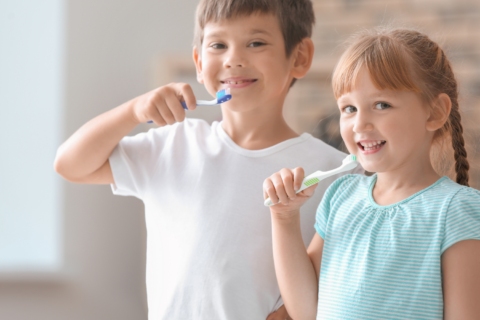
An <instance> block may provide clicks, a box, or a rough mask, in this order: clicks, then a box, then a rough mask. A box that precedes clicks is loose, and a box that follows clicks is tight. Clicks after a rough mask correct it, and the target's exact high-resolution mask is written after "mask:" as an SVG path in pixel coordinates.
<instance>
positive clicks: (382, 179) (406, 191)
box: [372, 162, 440, 205]
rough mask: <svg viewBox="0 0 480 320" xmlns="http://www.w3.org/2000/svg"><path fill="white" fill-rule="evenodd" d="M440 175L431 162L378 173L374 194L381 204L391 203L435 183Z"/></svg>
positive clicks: (377, 201) (376, 200)
mask: <svg viewBox="0 0 480 320" xmlns="http://www.w3.org/2000/svg"><path fill="white" fill-rule="evenodd" d="M439 178H440V176H439V175H438V174H437V173H436V172H435V170H434V169H433V167H432V165H431V163H430V162H428V163H424V164H423V165H418V166H416V167H412V168H402V169H399V170H396V171H390V172H380V173H377V181H376V183H375V186H374V188H373V192H372V196H373V199H374V200H375V202H376V203H377V204H379V205H390V204H394V203H397V202H399V201H402V200H404V199H406V198H408V197H410V196H411V195H413V194H415V193H417V192H419V191H421V190H423V189H425V188H427V187H429V186H430V185H432V184H434V183H435V182H436V181H437V180H438V179H439Z"/></svg>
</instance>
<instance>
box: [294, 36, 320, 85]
mask: <svg viewBox="0 0 480 320" xmlns="http://www.w3.org/2000/svg"><path fill="white" fill-rule="evenodd" d="M314 51H315V48H314V45H313V41H312V39H310V38H303V39H302V41H301V42H300V43H299V44H298V45H297V46H296V47H295V50H294V51H293V52H292V55H293V56H294V57H293V58H294V60H293V66H292V76H293V77H294V78H295V79H300V78H303V77H304V76H305V74H306V73H307V71H308V70H309V69H310V66H311V65H312V59H313V53H314Z"/></svg>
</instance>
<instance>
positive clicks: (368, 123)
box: [353, 112, 373, 133]
mask: <svg viewBox="0 0 480 320" xmlns="http://www.w3.org/2000/svg"><path fill="white" fill-rule="evenodd" d="M372 130H373V123H372V119H371V117H369V116H368V115H367V114H365V113H363V112H357V115H356V117H355V123H354V124H353V131H354V132H356V133H361V132H368V131H372Z"/></svg>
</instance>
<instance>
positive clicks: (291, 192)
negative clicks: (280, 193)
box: [280, 169, 297, 199]
mask: <svg viewBox="0 0 480 320" xmlns="http://www.w3.org/2000/svg"><path fill="white" fill-rule="evenodd" d="M280 176H281V178H282V183H283V188H284V190H285V193H286V195H287V197H288V198H289V199H295V198H296V197H297V195H296V192H295V187H294V185H293V182H294V174H293V172H292V170H290V169H282V170H280Z"/></svg>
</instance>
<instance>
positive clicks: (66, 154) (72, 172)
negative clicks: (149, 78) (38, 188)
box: [54, 83, 196, 184]
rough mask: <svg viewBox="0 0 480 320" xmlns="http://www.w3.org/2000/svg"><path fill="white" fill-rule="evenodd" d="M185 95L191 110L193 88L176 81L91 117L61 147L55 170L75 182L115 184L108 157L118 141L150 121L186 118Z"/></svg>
mask: <svg viewBox="0 0 480 320" xmlns="http://www.w3.org/2000/svg"><path fill="white" fill-rule="evenodd" d="M182 97H183V99H184V100H185V102H186V103H187V105H188V106H189V109H192V110H193V109H195V106H196V105H195V96H194V94H193V91H192V89H191V87H190V86H189V85H187V84H182V83H177V84H170V85H166V86H163V87H160V88H158V89H155V90H153V91H150V92H147V93H145V94H143V95H141V96H139V97H137V98H135V99H132V100H131V101H128V102H126V103H124V104H122V105H120V106H119V107H116V108H114V109H112V110H110V111H107V112H105V113H103V114H101V115H99V116H97V117H96V118H94V119H92V120H90V121H89V122H87V123H86V124H85V125H83V126H82V127H81V128H80V129H78V130H77V131H76V132H75V133H74V134H73V135H72V136H71V137H70V138H69V139H67V141H65V142H64V143H63V144H62V145H61V146H60V147H59V148H58V151H57V155H56V158H55V164H54V167H55V171H57V172H58V173H59V174H60V175H61V176H63V177H64V178H65V179H67V180H69V181H72V182H79V183H95V184H109V183H113V182H114V181H113V175H112V171H111V168H110V164H109V161H108V158H109V157H110V154H111V153H112V151H113V149H114V148H115V146H116V145H117V144H118V142H119V141H120V140H121V139H122V138H123V137H124V136H126V135H127V134H128V133H129V132H130V131H132V129H133V128H135V127H136V126H137V125H138V124H140V123H146V122H147V121H149V120H152V121H153V122H154V123H155V124H157V125H159V126H165V125H167V124H173V123H175V122H180V121H183V120H184V119H185V110H184V109H183V107H182V106H181V103H180V99H181V98H182Z"/></svg>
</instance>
